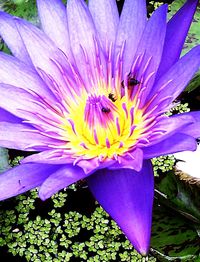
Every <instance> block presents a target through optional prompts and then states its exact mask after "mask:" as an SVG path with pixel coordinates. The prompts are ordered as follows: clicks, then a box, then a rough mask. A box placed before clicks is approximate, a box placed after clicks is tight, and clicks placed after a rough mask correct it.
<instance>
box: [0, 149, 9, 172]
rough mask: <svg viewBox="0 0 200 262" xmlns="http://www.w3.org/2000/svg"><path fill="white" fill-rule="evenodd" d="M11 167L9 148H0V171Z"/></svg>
mask: <svg viewBox="0 0 200 262" xmlns="http://www.w3.org/2000/svg"><path fill="white" fill-rule="evenodd" d="M8 168H9V160H8V150H7V149H5V148H0V173H2V172H3V171H5V170H7V169H8Z"/></svg>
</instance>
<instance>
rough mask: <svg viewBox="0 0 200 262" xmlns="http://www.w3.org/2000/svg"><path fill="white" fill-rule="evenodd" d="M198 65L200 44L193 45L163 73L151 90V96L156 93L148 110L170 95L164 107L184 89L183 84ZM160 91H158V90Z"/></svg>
mask: <svg viewBox="0 0 200 262" xmlns="http://www.w3.org/2000/svg"><path fill="white" fill-rule="evenodd" d="M199 66H200V46H196V47H194V48H193V49H192V50H191V51H190V52H188V53H187V54H186V55H184V56H183V57H182V58H181V59H180V60H179V61H178V62H177V63H175V64H174V65H173V66H172V67H171V69H170V70H169V71H168V72H167V73H166V74H165V75H163V76H162V77H161V78H160V79H159V80H158V82H157V83H156V85H155V86H154V87H153V89H152V91H151V96H149V99H151V97H152V96H154V95H155V94H157V93H158V95H157V96H156V98H155V99H154V100H153V102H152V103H151V105H150V107H149V108H148V110H151V108H153V107H155V106H156V105H158V104H159V102H160V101H161V100H162V99H163V98H165V97H168V96H169V97H170V99H168V100H167V102H166V104H163V106H162V108H159V109H160V110H161V111H162V110H163V108H166V107H167V106H168V105H169V104H171V102H172V101H173V100H175V98H176V97H177V96H178V95H179V94H180V93H181V92H182V91H183V90H184V88H185V86H186V85H187V84H188V82H189V81H190V80H191V78H192V76H193V75H194V74H195V72H196V71H197V70H198V69H199ZM159 91H160V92H159Z"/></svg>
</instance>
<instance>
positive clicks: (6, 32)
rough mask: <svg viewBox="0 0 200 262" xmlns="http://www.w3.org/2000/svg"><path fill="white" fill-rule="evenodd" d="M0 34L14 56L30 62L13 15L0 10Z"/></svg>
mask: <svg viewBox="0 0 200 262" xmlns="http://www.w3.org/2000/svg"><path fill="white" fill-rule="evenodd" d="M0 35H1V36H2V38H3V39H4V41H5V42H6V44H7V46H8V47H9V49H10V50H11V52H12V54H13V55H14V56H16V57H17V58H19V59H20V60H22V61H23V62H24V63H26V64H32V63H31V60H30V57H29V55H28V53H27V51H26V48H25V46H24V43H23V41H22V39H21V36H20V35H19V33H18V30H17V28H16V25H15V21H14V19H13V17H12V16H11V15H9V14H6V13H4V12H2V11H0Z"/></svg>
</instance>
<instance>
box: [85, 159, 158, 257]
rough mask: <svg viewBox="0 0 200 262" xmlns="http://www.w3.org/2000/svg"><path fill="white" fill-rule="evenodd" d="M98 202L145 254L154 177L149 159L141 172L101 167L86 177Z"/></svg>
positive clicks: (148, 235) (147, 247)
mask: <svg viewBox="0 0 200 262" xmlns="http://www.w3.org/2000/svg"><path fill="white" fill-rule="evenodd" d="M87 181H88V185H89V188H90V189H91V191H92V193H93V194H94V196H95V198H96V199H97V201H98V202H99V203H100V205H102V207H103V208H104V209H105V210H106V212H108V213H109V214H110V215H111V217H112V218H113V219H114V220H115V221H116V223H117V224H118V225H119V226H120V228H121V229H122V231H123V232H124V233H125V235H126V236H127V238H128V239H129V240H130V241H131V243H132V244H133V245H134V247H135V248H136V249H137V250H138V251H139V252H140V253H141V254H144V255H145V254H147V252H148V249H149V243H150V235H151V220H152V205H153V195H154V183H153V181H154V177H153V170H152V166H151V163H150V161H145V162H144V167H143V169H142V170H141V171H140V172H135V171H133V170H130V169H119V170H113V171H111V170H109V171H108V170H107V169H102V170H99V171H97V172H96V173H94V174H93V175H92V176H90V177H89V178H88V179H87Z"/></svg>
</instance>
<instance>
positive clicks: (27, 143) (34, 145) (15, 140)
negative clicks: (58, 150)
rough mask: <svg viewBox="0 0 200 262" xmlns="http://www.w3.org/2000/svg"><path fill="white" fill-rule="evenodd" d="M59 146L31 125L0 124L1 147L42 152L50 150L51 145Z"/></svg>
mask: <svg viewBox="0 0 200 262" xmlns="http://www.w3.org/2000/svg"><path fill="white" fill-rule="evenodd" d="M56 144H57V145H58V142H56V140H52V139H50V138H48V137H45V136H43V135H41V134H39V133H38V132H37V131H36V130H35V129H33V128H31V127H30V125H25V124H13V123H9V122H0V146H1V147H7V148H13V149H19V150H26V151H40V150H45V149H46V150H47V149H49V145H56Z"/></svg>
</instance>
